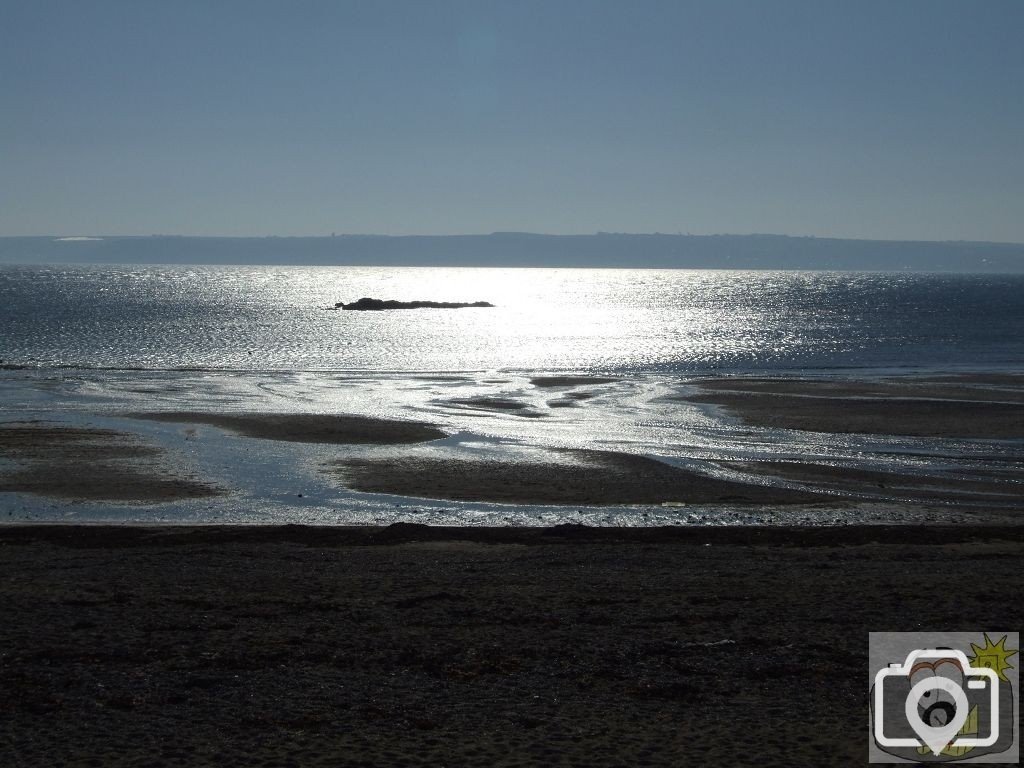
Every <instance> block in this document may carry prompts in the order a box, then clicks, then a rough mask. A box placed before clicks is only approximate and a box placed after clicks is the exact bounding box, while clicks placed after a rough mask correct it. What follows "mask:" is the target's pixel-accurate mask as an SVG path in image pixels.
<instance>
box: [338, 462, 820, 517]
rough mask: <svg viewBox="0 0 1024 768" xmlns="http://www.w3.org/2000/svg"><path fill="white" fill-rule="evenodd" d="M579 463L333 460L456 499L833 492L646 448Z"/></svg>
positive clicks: (796, 500) (358, 479) (747, 498)
mask: <svg viewBox="0 0 1024 768" xmlns="http://www.w3.org/2000/svg"><path fill="white" fill-rule="evenodd" d="M564 453H565V456H566V457H567V459H568V458H570V457H571V458H572V459H574V460H575V462H576V463H568V461H567V462H565V463H563V462H555V461H551V462H542V461H496V460H477V459H472V460H470V459H465V460H464V459H454V458H427V457H421V456H403V457H394V458H379V459H378V458H374V459H343V460H340V461H337V462H333V463H332V464H331V465H330V466H332V467H333V471H334V472H335V473H336V474H337V475H338V476H339V478H340V479H341V480H342V482H343V483H344V484H345V485H346V486H347V487H349V488H354V489H356V490H359V491H365V492H368V493H389V494H396V495H399V496H413V497H419V498H430V499H450V500H454V501H491V502H501V503H512V504H570V505H571V504H580V505H595V506H607V505H614V504H664V503H678V504H705V503H714V502H721V503H723V504H725V503H728V504H801V503H805V504H806V503H825V502H829V501H834V499H833V498H830V497H826V496H820V495H817V494H814V493H803V492H800V491H791V490H787V489H784V488H770V487H767V486H761V485H753V484H746V483H734V482H729V481H727V480H719V479H717V478H713V477H707V476H705V475H699V474H697V473H695V472H689V471H687V470H684V469H680V468H678V467H673V466H670V465H668V464H665V463H663V462H660V461H655V460H654V459H649V458H646V457H644V456H633V455H628V454H621V453H610V452H603V451H572V452H568V451H567V452H564Z"/></svg>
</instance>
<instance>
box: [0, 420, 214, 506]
mask: <svg viewBox="0 0 1024 768" xmlns="http://www.w3.org/2000/svg"><path fill="white" fill-rule="evenodd" d="M0 458H3V459H8V460H11V461H12V462H13V463H14V466H13V467H11V468H9V469H5V470H0V492H15V493H31V494H35V495H40V496H52V497H56V498H62V499H70V500H77V501H115V502H118V501H123V502H132V501H134V502H143V503H158V502H167V501H175V500H179V499H190V498H204V497H209V496H218V495H221V494H222V493H224V491H223V489H221V488H218V487H217V486H215V485H213V484H211V483H207V482H204V481H202V480H199V479H196V478H194V477H191V476H182V475H181V474H180V473H179V472H178V471H177V470H176V469H175V468H173V467H172V466H170V465H169V464H168V463H167V462H166V459H167V452H166V451H165V450H164V449H162V448H159V447H156V446H152V445H147V444H146V443H144V442H142V441H141V440H140V439H139V438H138V437H137V436H135V435H131V434H128V433H124V432H117V431H115V430H110V429H99V428H92V427H71V426H60V425H54V424H47V423H41V422H7V423H3V424H0Z"/></svg>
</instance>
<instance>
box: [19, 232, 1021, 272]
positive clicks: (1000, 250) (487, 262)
mask: <svg viewBox="0 0 1024 768" xmlns="http://www.w3.org/2000/svg"><path fill="white" fill-rule="evenodd" d="M0 263H6V264H80V263H90V264H97V263H98V264H274V265H295V266H300V265H306V266H381V267H390V266H395V267H398V266H430V267H605V268H608V267H616V268H618V267H622V268H651V269H744V270H746V269H751V270H753V269H788V270H868V271H870V270H877V271H886V272H892V271H903V270H907V271H918V272H988V273H1000V272H1002V273H1006V272H1024V244H1019V243H987V242H968V241H942V242H938V241H927V240H920V241H910V240H842V239H838V238H828V237H790V236H788V235H685V234H657V233H655V234H647V235H644V234H623V233H611V232H602V233H597V234H592V235H537V234H531V233H529V232H494V233H492V234H489V235H402V236H391V235H338V236H337V237H333V236H332V237H183V236H174V235H152V236H136V237H123V236H112V237H103V236H85V235H74V236H57V235H52V236H45V237H42V236H40V237H0Z"/></svg>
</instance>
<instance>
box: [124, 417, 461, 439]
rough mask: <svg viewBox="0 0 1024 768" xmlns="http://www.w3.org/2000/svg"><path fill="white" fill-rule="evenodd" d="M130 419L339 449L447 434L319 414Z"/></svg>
mask: <svg viewBox="0 0 1024 768" xmlns="http://www.w3.org/2000/svg"><path fill="white" fill-rule="evenodd" d="M131 416H132V418H136V419H147V420H149V421H169V422H180V423H184V424H209V425H210V426H214V427H219V428H221V429H227V430H229V431H231V432H236V433H238V434H240V435H245V436H246V437H258V438H262V439H265V440H285V441H288V442H296V443H335V444H338V445H361V444H362V445H402V444H407V443H422V442H426V441H428V440H437V439H439V438H442V437H445V436H446V433H445V432H443V431H441V430H440V429H438V428H436V427H433V426H431V425H429V424H424V423H423V422H418V421H397V420H394V419H379V418H373V417H370V416H352V415H344V414H318V413H237V414H236V413H232V414H221V413H203V412H198V411H173V412H168V411H156V412H150V413H135V414H131Z"/></svg>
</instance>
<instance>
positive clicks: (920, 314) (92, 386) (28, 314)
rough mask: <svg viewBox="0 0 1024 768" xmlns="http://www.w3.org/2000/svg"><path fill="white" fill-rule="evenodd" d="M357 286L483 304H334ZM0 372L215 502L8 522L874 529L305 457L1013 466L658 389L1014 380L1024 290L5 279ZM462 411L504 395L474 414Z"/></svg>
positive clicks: (522, 278) (505, 274)
mask: <svg viewBox="0 0 1024 768" xmlns="http://www.w3.org/2000/svg"><path fill="white" fill-rule="evenodd" d="M363 296H371V297H378V298H395V299H401V300H412V299H431V300H438V301H476V300H486V301H490V302H492V303H494V304H496V305H497V306H496V307H495V308H493V309H457V310H429V309H425V310H408V311H390V312H351V311H333V310H331V309H327V308H330V307H333V306H334V304H335V303H336V302H339V301H346V302H348V301H354V300H356V299H358V298H360V297H363ZM0 358H2V360H3V363H4V367H5V368H6V369H5V370H0V406H2V413H0V416H2V419H3V420H5V421H11V420H27V419H41V420H46V421H59V422H65V423H88V424H91V425H95V426H106V427H112V428H115V429H124V430H129V431H133V432H137V433H140V434H142V435H143V436H144V437H145V438H146V439H148V440H151V441H155V442H156V443H159V444H161V445H164V446H165V447H168V448H169V449H170V452H171V454H172V455H173V456H174V457H176V458H175V461H177V462H178V464H179V468H180V469H181V471H182V472H186V473H189V472H193V473H195V474H196V475H197V476H201V477H203V478H205V479H208V480H210V481H212V482H215V483H217V484H219V485H221V486H223V487H226V488H230V489H232V494H231V495H230V496H228V497H224V498H219V499H215V500H203V501H195V502H179V503H173V504H158V505H152V506H149V507H142V506H133V505H130V504H120V505H117V504H87V503H73V504H68V503H66V502H60V501H54V500H49V499H46V498H41V497H28V496H20V495H14V494H0V511H3V512H4V513H5V515H6V517H7V519H13V520H19V519H24V520H34V519H75V520H80V521H82V520H84V521H102V520H126V521H136V522H146V521H182V522H283V521H288V522H305V523H378V524H379V523H388V522H393V521H395V520H416V521H423V522H431V523H464V524H508V523H541V524H552V523H558V522H565V521H582V522H587V523H593V524H627V525H629V524H638V525H642V524H654V523H689V522H698V523H707V522H727V523H742V522H793V521H794V520H795V521H797V522H804V523H808V524H814V523H834V522H857V521H863V520H868V521H871V520H890V519H893V518H892V514H893V513H892V512H891V510H889V511H887V508H884V505H883V508H881V509H880V508H879V507H878V505H877V504H875V505H874V506H871V505H867V506H865V507H857V506H849V507H846V508H843V509H840V510H837V509H836V508H835V507H828V506H827V505H823V507H822V508H821V509H814V508H801V510H800V511H799V517H795V518H794V517H793V513H792V512H790V511H787V510H782V509H751V508H736V509H728V508H724V507H716V508H701V507H698V506H688V507H685V508H683V507H671V506H670V507H663V508H637V507H619V508H592V509H577V508H567V507H536V506H534V507H527V506H510V505H501V504H484V503H457V502H447V501H432V500H423V499H407V498H401V497H391V496H384V495H376V494H362V493H356V492H352V491H349V490H347V489H345V488H343V487H341V486H340V485H339V484H338V483H337V482H336V481H334V480H332V479H331V478H330V477H329V476H327V475H326V474H325V473H324V472H323V471H322V468H323V466H324V463H325V462H328V461H331V460H333V459H337V458H339V457H345V456H351V455H357V456H371V457H372V456H374V455H391V454H392V453H393V452H395V451H401V452H403V453H405V454H408V455H424V456H431V457H435V458H436V457H445V456H455V457H460V458H486V457H500V458H502V459H508V460H535V459H541V460H545V461H559V460H561V459H560V456H561V454H560V453H559V449H562V448H584V449H598V450H611V451H620V452H625V453H634V454H643V455H648V456H653V457H657V458H660V459H662V460H664V461H667V462H669V463H675V464H679V465H682V466H685V467H687V468H690V469H693V470H696V471H698V472H703V473H706V474H711V475H716V476H720V477H726V478H731V479H738V480H744V481H747V482H769V481H768V480H765V479H764V478H756V477H751V476H749V475H742V474H740V473H739V472H738V471H737V470H735V469H730V468H728V465H727V464H725V463H723V462H728V461H736V460H740V461H742V460H745V459H766V458H773V459H798V460H801V461H810V462H817V463H825V464H831V465H834V466H845V467H851V468H861V469H865V468H866V469H871V468H881V467H885V468H888V469H890V470H892V469H894V468H900V467H902V468H903V469H905V470H908V471H912V472H914V473H923V474H928V473H944V474H946V475H948V474H949V473H953V474H954V475H955V476H965V477H969V476H974V475H975V474H976V475H978V476H984V475H985V473H986V472H987V471H988V468H989V466H990V464H991V462H992V461H993V460H994V459H996V460H998V461H1003V462H1005V461H1019V460H1020V458H1021V441H979V440H950V439H946V440H937V439H924V438H900V437H889V436H873V435H825V434H821V433H813V432H795V431H788V430H772V429H763V428H754V427H750V426H748V425H744V424H742V423H740V422H738V421H736V420H735V419H730V418H725V417H723V414H722V412H720V411H717V410H716V409H714V408H711V407H708V406H701V405H697V404H693V403H685V402H680V401H679V400H678V399H676V396H678V395H680V394H683V395H685V394H686V393H687V392H691V391H694V390H693V386H692V384H691V383H690V382H691V380H692V376H693V375H700V374H704V373H725V374H729V373H745V372H773V373H775V374H779V375H788V374H792V373H799V374H800V375H803V376H807V375H810V376H822V377H831V376H841V377H845V376H850V375H856V376H873V375H900V374H903V373H922V372H923V373H933V372H941V373H948V372H970V371H1021V370H1024V276H1005V277H1000V276H963V275H919V274H881V273H812V272H807V273H792V272H786V273H783V272H732V271H685V270H678V271H657V270H545V269H427V268H352V267H344V268H342V267H339V268H275V267H241V268H239V267H128V266H117V267H106V266H90V267H0ZM568 371H572V372H576V373H581V374H587V373H591V374H595V373H600V374H603V375H605V376H607V377H609V378H612V379H614V380H613V381H609V382H606V383H602V384H586V383H584V384H580V385H578V386H574V387H568V388H561V389H557V390H551V389H544V388H539V387H536V386H535V385H534V384H533V383H531V381H530V379H531V378H532V377H534V376H536V375H537V374H540V373H555V372H568ZM478 398H485V399H486V398H498V399H502V400H504V401H512V402H514V403H516V404H517V405H518V406H519V407H518V408H517V409H511V410H503V409H501V408H497V409H487V408H482V409H481V408H477V407H474V406H472V405H471V404H470V405H467V401H469V402H470V403H471V402H472V401H474V400H475V399H478ZM142 410H199V411H237V412H253V411H260V412H307V413H358V414H367V415H372V416H383V417H389V418H399V419H417V420H423V421H429V422H431V423H434V424H437V425H438V426H440V427H442V428H443V429H444V430H445V431H446V432H447V433H448V434H449V435H450V437H448V438H447V439H445V440H441V441H436V442H434V443H430V444H425V445H421V446H415V447H403V448H401V449H397V448H389V447H366V446H363V447H358V448H355V447H345V446H324V445H304V444H298V443H281V442H272V441H265V440H254V439H244V438H239V437H237V436H235V435H231V434H229V433H225V432H222V431H221V430H217V429H214V428H212V427H199V428H192V427H188V426H186V425H182V424H168V423H155V422H146V421H138V420H134V419H130V418H127V415H128V414H130V413H132V412H135V411H142ZM0 468H2V467H0ZM771 482H776V481H771ZM776 484H779V483H777V482H776ZM299 494H301V496H300V495H299ZM893 499H894V500H898V499H897V497H895V496H894V497H893ZM876 501H877V499H876ZM940 506H941V505H940ZM926 514H928V515H931V514H933V511H932V512H927V513H926ZM937 514H939V516H940V519H957V516H958V515H962V516H965V519H970V516H971V514H973V513H972V512H971V511H970V510H967V511H962V510H958V509H955V508H951V507H949V506H948V505H947V507H946V508H945V509H940V511H939V512H938V513H937ZM924 519H931V518H927V517H926V518H924Z"/></svg>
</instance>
